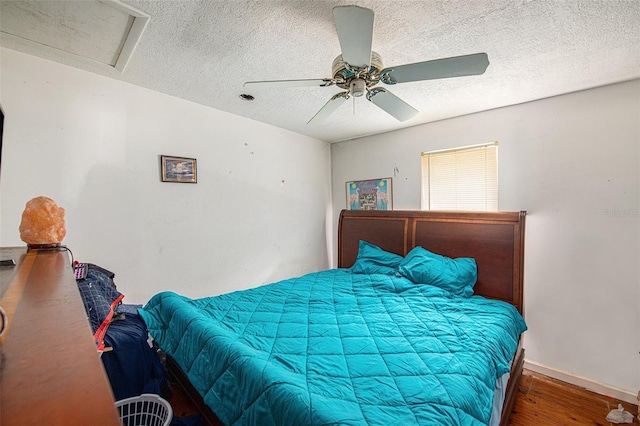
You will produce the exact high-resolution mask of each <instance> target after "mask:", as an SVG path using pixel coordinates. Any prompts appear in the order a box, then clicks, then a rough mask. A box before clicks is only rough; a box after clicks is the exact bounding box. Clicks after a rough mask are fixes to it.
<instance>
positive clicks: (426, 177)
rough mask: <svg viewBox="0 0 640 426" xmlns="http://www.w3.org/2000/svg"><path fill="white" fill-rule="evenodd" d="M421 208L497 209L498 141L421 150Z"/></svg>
mask: <svg viewBox="0 0 640 426" xmlns="http://www.w3.org/2000/svg"><path fill="white" fill-rule="evenodd" d="M422 210H470V211H497V210H498V142H492V143H489V144H482V145H473V146H467V147H462V148H455V149H448V150H441V151H431V152H423V153H422Z"/></svg>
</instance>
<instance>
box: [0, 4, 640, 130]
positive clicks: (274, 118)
mask: <svg viewBox="0 0 640 426" xmlns="http://www.w3.org/2000/svg"><path fill="white" fill-rule="evenodd" d="M90 1H91V0H84V1H69V2H59V1H55V0H48V1H46V3H48V4H49V7H51V5H52V4H60V5H62V6H63V7H83V4H87V3H89V2H90ZM10 3H11V2H10V1H8V0H1V1H0V7H1V8H2V9H6V8H7V7H8V5H10ZM122 3H124V4H126V5H129V6H131V7H133V8H134V9H136V10H138V11H140V12H142V15H148V16H149V17H150V19H149V21H148V23H147V26H146V28H145V29H144V31H143V33H142V36H141V38H140V41H139V43H138V45H137V46H136V47H135V50H134V51H133V54H132V55H131V57H130V59H129V62H128V64H127V66H126V68H125V69H124V71H123V72H120V71H118V70H116V69H115V68H114V67H110V66H108V65H104V64H99V63H97V62H92V61H88V60H83V59H81V58H78V57H77V56H73V55H69V54H68V53H65V52H62V51H59V50H55V49H51V48H47V47H44V46H42V45H41V44H34V43H27V42H23V40H21V39H18V38H15V37H6V36H4V35H5V34H4V33H1V35H2V36H3V37H1V39H0V43H1V45H2V46H4V47H8V48H11V49H15V50H20V51H23V52H26V53H30V54H34V55H37V56H41V57H43V58H46V59H50V60H54V61H57V62H61V63H64V64H67V65H71V66H75V67H78V68H82V69H85V70H88V71H92V72H95V73H98V74H103V75H106V76H109V77H112V78H116V79H119V80H122V81H126V82H129V83H133V84H136V85H139V86H143V87H146V88H149V89H152V90H156V91H159V92H164V93H167V94H170V95H173V96H176V97H179V98H183V99H187V100H190V101H194V102H197V103H200V104H203V105H209V106H211V107H214V108H217V109H220V110H224V111H228V112H231V113H234V114H238V115H241V116H244V117H248V118H251V119H254V120H257V121H261V122H265V123H270V124H273V125H275V126H278V127H282V128H285V129H289V130H292V131H294V132H298V133H302V134H305V135H309V136H312V137H315V138H318V139H322V140H326V141H330V142H335V141H340V140H346V139H351V138H356V137H359V136H364V135H371V134H375V133H381V132H386V131H391V130H395V129H399V128H402V127H408V126H414V125H417V124H421V123H427V122H431V121H436V120H441V119H446V118H450V117H455V116H459V115H463V114H469V113H473V112H478V111H483V110H488V109H492V108H498V107H501V106H506V105H513V104H518V103H522V102H527V101H531V100H535V99H541V98H545V97H549V96H555V95H559V94H564V93H569V92H573V91H577V90H582V89H588V88H592V87H596V86H601V85H605V84H610V83H615V82H620V81H625V80H630V79H634V78H640V1H638V0H629V1H622V0H618V1H616V0H606V1H596V0H585V1H572V0H562V1H561V0H557V1H551V0H550V1H545V0H539V1H538V0H520V1H516V0H476V1H469V0H463V1H441V0H436V1H424V0H421V1H389V0H383V1H364V0H363V1H346V2H345V1H323V0H266V1H242V0H211V1H186V0H176V1H168V0H164V1H158V0H153V1H137V0H125V1H123V2H122ZM344 4H357V5H359V6H362V7H367V8H370V9H372V10H373V11H374V12H375V24H374V37H373V49H374V50H375V51H377V52H378V53H379V54H380V55H381V56H382V59H383V62H384V66H386V67H388V66H392V65H402V64H406V63H412V62H419V61H426V60H431V59H438V58H443V57H451V56H458V55H465V54H471V53H477V52H486V53H487V54H488V56H489V61H490V65H489V68H488V69H487V71H486V72H485V73H484V74H483V75H480V76H471V77H460V78H450V79H444V80H430V81H421V82H412V83H403V84H398V85H395V86H384V87H385V88H386V89H388V90H390V91H391V92H393V93H394V94H395V95H397V96H399V97H401V98H402V99H403V100H405V101H406V102H407V103H409V104H410V105H412V106H413V107H414V108H416V109H417V110H418V111H420V113H419V114H418V115H417V116H416V117H415V118H413V119H411V120H408V121H406V122H403V123H400V122H398V121H396V120H395V119H394V118H393V117H391V116H389V115H388V114H386V113H385V112H384V111H382V110H380V109H379V108H377V107H376V106H375V105H373V104H371V103H370V102H367V101H366V99H364V98H358V99H356V100H355V102H352V101H351V100H349V102H345V104H343V105H342V106H341V107H340V109H339V110H338V111H337V112H336V113H334V114H333V115H332V116H330V117H329V118H328V119H327V120H326V121H325V122H324V123H323V124H321V125H307V124H306V123H307V121H309V119H310V118H311V117H313V115H314V114H315V113H316V112H317V111H318V110H319V109H320V108H321V107H322V106H323V105H324V104H325V103H326V102H327V101H328V100H329V98H330V97H331V96H332V95H334V94H335V93H337V92H339V91H340V89H338V88H336V87H335V86H332V87H300V88H285V89H260V90H258V89H252V90H251V91H250V92H248V91H247V90H245V89H243V86H242V85H243V83H244V82H245V81H253V80H277V79H307V78H330V77H331V62H332V61H333V59H334V58H335V57H336V56H337V55H338V54H340V44H339V42H338V37H337V35H336V30H335V24H334V20H333V13H332V8H333V7H334V6H336V5H344ZM2 9H0V14H2V12H3V10H2ZM64 16H65V18H64V19H65V20H69V21H72V20H78V19H80V20H82V19H85V18H83V16H85V15H83V14H82V13H66V14H65V15H64ZM18 24H19V23H18ZM62 24H65V25H61V27H63V26H66V27H69V26H71V25H70V24H71V22H62ZM67 24H69V25H67ZM75 24H76V26H79V27H82V28H86V25H84V26H83V25H82V24H86V23H83V22H80V23H77V22H76V23H75ZM4 26H5V27H6V26H7V24H6V23H5V24H4ZM92 27H95V26H92ZM0 30H1V31H4V28H2V27H0ZM51 37H54V38H55V37H57V35H56V34H55V33H52V34H51ZM65 37H69V34H66V35H65ZM72 37H77V38H84V37H87V34H83V32H82V31H77V32H76V33H75V35H74V36H72ZM41 43H42V42H41ZM45 44H46V43H45ZM96 49H99V48H96ZM242 93H250V94H251V95H253V96H255V100H254V101H252V102H247V101H243V100H241V99H240V97H239V95H240V94H242Z"/></svg>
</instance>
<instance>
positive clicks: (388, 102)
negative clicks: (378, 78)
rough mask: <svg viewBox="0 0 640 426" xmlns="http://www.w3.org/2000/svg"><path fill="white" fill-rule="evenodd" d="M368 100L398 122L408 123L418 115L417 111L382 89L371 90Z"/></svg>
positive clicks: (368, 93)
mask: <svg viewBox="0 0 640 426" xmlns="http://www.w3.org/2000/svg"><path fill="white" fill-rule="evenodd" d="M367 100H369V101H371V102H372V103H373V104H375V105H376V106H377V107H378V108H380V109H382V110H383V111H384V112H386V113H387V114H389V115H391V116H393V117H394V118H395V119H396V120H398V121H407V120H409V119H411V118H413V117H415V116H416V115H418V110H417V109H415V108H414V107H412V106H411V105H409V104H408V103H406V102H405V101H403V100H402V99H400V98H399V97H397V96H396V95H394V94H393V93H391V92H389V91H388V90H385V89H383V88H381V87H376V88H373V89H371V90H369V91H368V92H367Z"/></svg>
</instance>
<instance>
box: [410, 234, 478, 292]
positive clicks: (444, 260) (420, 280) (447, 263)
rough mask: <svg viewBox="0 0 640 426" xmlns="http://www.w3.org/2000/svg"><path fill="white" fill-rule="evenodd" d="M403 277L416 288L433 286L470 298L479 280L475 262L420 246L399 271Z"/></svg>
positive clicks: (467, 258)
mask: <svg viewBox="0 0 640 426" xmlns="http://www.w3.org/2000/svg"><path fill="white" fill-rule="evenodd" d="M398 270H399V272H400V275H402V276H403V277H405V278H408V279H410V280H411V281H413V282H414V283H416V284H429V285H433V286H436V287H439V288H441V289H443V290H447V291H448V292H450V293H453V294H456V295H459V296H463V297H469V296H471V295H472V294H473V286H474V285H475V284H476V281H477V279H478V267H477V265H476V261H475V259H472V258H469V257H459V258H457V259H451V258H450V257H446V256H441V255H439V254H435V253H431V252H430V251H429V250H426V249H424V248H422V247H420V246H418V247H415V248H414V249H413V250H411V251H410V252H409V253H408V254H407V256H406V257H405V258H404V259H403V260H402V262H401V263H400V266H399V267H398Z"/></svg>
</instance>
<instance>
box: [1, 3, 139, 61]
mask: <svg viewBox="0 0 640 426" xmlns="http://www.w3.org/2000/svg"><path fill="white" fill-rule="evenodd" d="M0 8H1V10H0V29H1V30H0V32H1V33H2V34H1V35H2V38H3V43H2V44H3V45H4V46H6V47H11V45H12V44H16V45H18V46H20V47H27V48H31V49H36V50H39V49H40V50H41V49H43V48H44V49H45V50H51V49H52V50H54V51H56V52H64V54H66V55H73V56H75V57H80V58H83V59H85V60H89V61H92V62H99V63H101V64H105V65H108V66H110V67H113V68H115V69H117V70H118V71H120V72H122V71H124V68H125V67H126V65H127V62H128V61H129V58H130V57H131V54H132V53H133V50H134V49H135V46H136V44H137V43H138V41H139V40H140V37H141V35H142V32H143V31H144V28H145V27H146V25H147V22H148V21H149V16H147V15H145V14H143V13H142V12H139V11H137V10H135V9H132V8H131V7H129V6H127V5H124V4H122V3H120V2H118V1H115V0H101V1H98V0H83V1H58V0H56V1H34V0H20V1H5V0H2V2H0ZM21 50H22V49H21Z"/></svg>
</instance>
